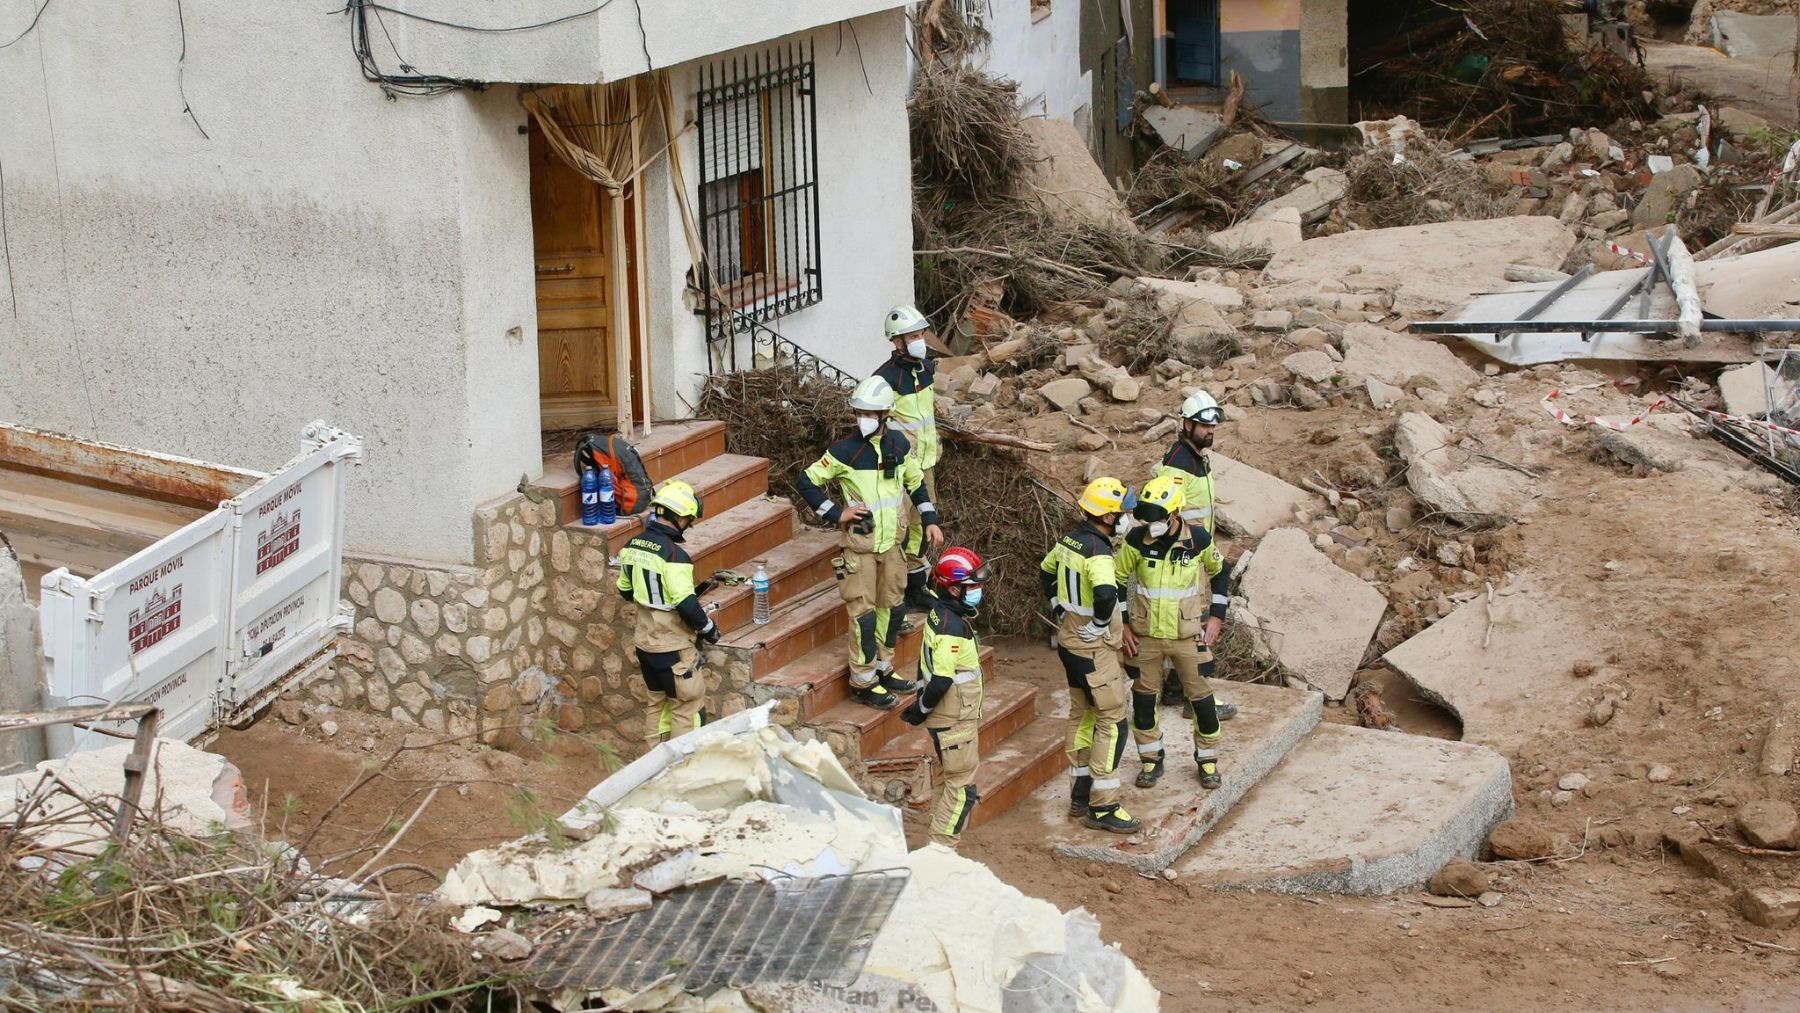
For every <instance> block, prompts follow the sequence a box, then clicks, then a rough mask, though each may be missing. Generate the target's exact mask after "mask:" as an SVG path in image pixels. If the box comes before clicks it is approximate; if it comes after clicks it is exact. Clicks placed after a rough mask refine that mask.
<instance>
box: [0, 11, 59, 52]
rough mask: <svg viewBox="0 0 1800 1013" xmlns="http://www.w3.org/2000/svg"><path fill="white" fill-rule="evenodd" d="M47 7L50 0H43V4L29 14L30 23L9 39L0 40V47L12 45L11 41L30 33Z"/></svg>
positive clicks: (13, 41)
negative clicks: (35, 11)
mask: <svg viewBox="0 0 1800 1013" xmlns="http://www.w3.org/2000/svg"><path fill="white" fill-rule="evenodd" d="M49 9H50V0H44V3H43V6H41V7H39V8H38V9H37V13H35V14H33V15H32V16H31V23H30V24H28V25H26V26H25V30H24V31H22V32H20V33H19V34H17V35H15V36H13V37H12V38H11V39H9V40H8V41H6V42H0V49H5V48H6V47H8V46H10V45H12V44H13V43H15V42H18V41H19V40H20V39H23V38H24V37H25V36H27V35H30V34H31V30H32V29H33V28H36V27H37V23H38V19H39V18H42V17H43V16H44V12H45V11H47V10H49Z"/></svg>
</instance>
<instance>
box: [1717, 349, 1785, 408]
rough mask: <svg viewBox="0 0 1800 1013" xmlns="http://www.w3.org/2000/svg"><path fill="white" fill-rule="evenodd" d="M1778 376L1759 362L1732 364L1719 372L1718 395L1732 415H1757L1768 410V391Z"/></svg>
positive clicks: (1773, 385)
mask: <svg viewBox="0 0 1800 1013" xmlns="http://www.w3.org/2000/svg"><path fill="white" fill-rule="evenodd" d="M1779 383H1780V378H1779V377H1778V376H1776V374H1775V371H1774V370H1772V369H1770V368H1769V367H1768V365H1767V364H1765V363H1761V362H1752V363H1747V364H1745V365H1742V366H1733V367H1731V368H1730V369H1727V370H1726V371H1724V372H1723V373H1720V374H1719V397H1720V398H1721V399H1722V400H1723V401H1724V402H1725V411H1726V412H1728V413H1730V414H1732V415H1757V414H1761V413H1763V412H1766V411H1768V410H1769V391H1771V390H1774V389H1775V388H1776V387H1777V386H1778V385H1779Z"/></svg>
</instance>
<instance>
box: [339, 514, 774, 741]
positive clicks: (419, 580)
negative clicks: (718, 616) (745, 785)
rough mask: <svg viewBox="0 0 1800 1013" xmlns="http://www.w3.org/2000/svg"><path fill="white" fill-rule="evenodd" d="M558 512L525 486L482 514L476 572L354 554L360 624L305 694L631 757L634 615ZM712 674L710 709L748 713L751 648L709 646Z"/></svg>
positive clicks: (593, 547) (641, 690) (350, 581)
mask: <svg viewBox="0 0 1800 1013" xmlns="http://www.w3.org/2000/svg"><path fill="white" fill-rule="evenodd" d="M557 509H558V503H557V500H556V498H555V497H554V495H553V494H551V493H550V492H549V491H547V490H540V489H534V488H530V487H527V488H526V489H525V490H524V491H522V492H519V493H515V494H512V495H508V496H506V497H503V498H501V499H499V500H496V501H494V502H491V503H488V504H486V505H484V506H482V507H481V508H480V509H479V510H477V511H476V514H475V545H476V553H477V563H476V565H475V566H471V567H445V566H442V565H440V564H430V565H420V564H416V563H412V562H408V561H404V560H392V559H376V558H347V559H346V561H345V577H344V596H345V597H346V598H347V599H348V600H349V602H350V603H351V604H352V605H353V606H354V607H355V610H356V619H355V623H354V626H353V628H352V630H351V632H350V633H349V634H347V635H346V636H345V637H344V638H343V639H342V640H341V641H340V643H339V655H340V657H339V660H338V662H337V664H336V665H335V666H333V670H332V671H331V672H330V673H329V674H328V675H325V676H322V677H321V678H319V679H318V680H315V681H314V682H313V683H311V684H309V685H308V686H307V687H306V690H305V692H306V693H307V695H308V696H310V697H311V698H312V699H313V700H315V701H317V702H320V703H324V704H329V705H331V706H334V707H347V708H352V709H357V710H368V711H374V712H377V713H382V714H386V715H388V716H389V717H391V718H393V719H395V720H397V721H403V722H408V723H411V724H417V725H421V726H423V727H426V728H430V729H433V730H435V731H443V732H447V733H450V734H454V735H473V734H478V735H479V736H480V737H481V739H482V740H483V741H485V742H488V743H490V744H492V745H496V746H500V747H502V748H510V747H512V746H515V745H517V744H518V743H519V742H520V741H521V740H524V739H535V738H537V737H538V733H537V727H538V725H539V723H540V722H546V721H547V722H550V723H552V724H553V725H554V726H555V728H557V729H558V730H560V731H561V732H565V733H575V734H580V735H583V736H586V737H589V738H595V737H598V738H602V739H606V740H608V741H610V742H611V743H612V744H613V745H614V746H615V747H618V748H619V749H620V751H621V753H622V755H624V756H626V757H631V756H635V755H636V754H637V752H638V751H639V750H640V749H641V745H640V743H641V741H642V735H641V732H642V727H643V721H644V717H643V714H644V708H645V705H646V704H647V703H648V702H649V691H648V690H647V689H646V688H645V686H644V682H643V679H642V678H641V676H640V675H639V672H638V666H637V658H636V655H635V654H634V653H633V651H632V644H631V628H632V619H633V616H632V613H631V610H630V607H629V606H627V605H626V604H625V603H624V602H623V601H622V600H620V598H619V596H618V594H617V593H616V592H614V590H613V588H612V582H613V580H615V579H616V577H615V575H614V574H613V573H612V572H611V565H610V561H609V559H608V557H607V553H606V549H605V540H604V539H603V538H602V537H600V536H599V535H598V534H596V533H593V532H588V531H583V530H580V529H578V528H565V527H563V526H562V525H560V524H559V523H558V517H557ZM705 672H706V682H707V691H708V699H707V710H708V711H709V712H710V713H712V714H715V715H723V714H731V713H735V712H737V711H739V710H742V709H743V708H744V707H745V706H746V705H747V703H748V688H749V683H750V659H749V655H748V653H746V652H743V651H734V650H730V649H725V648H718V647H714V648H709V649H708V650H707V652H706V666H705Z"/></svg>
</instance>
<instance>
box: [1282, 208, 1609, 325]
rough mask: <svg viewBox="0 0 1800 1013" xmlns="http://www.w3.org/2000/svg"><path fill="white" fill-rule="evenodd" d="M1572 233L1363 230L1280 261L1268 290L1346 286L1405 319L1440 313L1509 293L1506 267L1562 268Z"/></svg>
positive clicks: (1449, 227)
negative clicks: (1363, 286)
mask: <svg viewBox="0 0 1800 1013" xmlns="http://www.w3.org/2000/svg"><path fill="white" fill-rule="evenodd" d="M1574 247H1575V233H1574V232H1573V231H1572V230H1571V229H1570V228H1569V227H1568V226H1566V225H1564V224H1563V223H1561V222H1559V221H1557V220H1556V219H1555V218H1550V217H1544V216H1517V217H1512V218H1493V219H1488V220H1484V221H1456V222H1442V223H1438V224H1433V225H1413V226H1406V227H1402V228H1392V229H1366V230H1362V231H1358V232H1345V233H1340V234H1338V235H1335V236H1321V237H1319V238H1317V239H1309V240H1307V241H1305V242H1304V243H1301V244H1300V245H1299V246H1297V247H1294V248H1292V249H1289V250H1286V251H1284V252H1281V253H1278V254H1276V255H1275V257H1274V258H1272V259H1271V260H1270V261H1269V264H1268V266H1267V267H1266V268H1264V269H1263V275H1262V282H1263V284H1265V285H1281V284H1286V283H1290V282H1311V283H1313V284H1318V283H1320V282H1324V281H1350V280H1356V281H1360V282H1366V283H1372V284H1380V285H1383V286H1385V287H1387V288H1389V289H1391V290H1392V291H1393V293H1394V310H1395V312H1397V313H1399V314H1401V315H1402V316H1408V317H1412V316H1418V315H1420V314H1431V313H1442V312H1444V311H1446V310H1450V309H1453V308H1455V307H1456V306H1459V305H1461V304H1462V303H1463V302H1465V301H1467V300H1468V298H1469V297H1470V296H1471V295H1473V294H1474V293H1477V292H1487V291H1492V290H1495V289H1499V288H1502V287H1504V286H1505V285H1506V267H1507V265H1508V264H1529V265H1532V266H1534V267H1561V266H1562V263H1563V260H1564V259H1565V258H1567V257H1568V255H1569V251H1570V250H1572V249H1574Z"/></svg>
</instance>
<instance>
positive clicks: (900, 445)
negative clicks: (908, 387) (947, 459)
mask: <svg viewBox="0 0 1800 1013" xmlns="http://www.w3.org/2000/svg"><path fill="white" fill-rule="evenodd" d="M910 449H911V446H910V444H908V443H907V441H906V437H904V436H902V435H900V434H899V433H897V432H895V431H893V430H892V429H885V430H881V431H880V432H877V433H876V434H875V435H874V436H868V437H864V436H851V437H846V438H845V439H842V440H839V441H837V442H836V443H833V444H832V445H831V446H830V448H829V449H827V450H826V451H825V453H824V454H823V455H821V456H820V458H819V459H818V460H817V461H814V462H813V463H812V465H811V466H810V467H808V468H807V469H806V470H805V471H804V472H801V473H800V477H799V478H797V479H795V480H794V484H795V485H796V486H797V487H798V488H799V490H800V496H801V498H803V499H805V500H806V505H807V506H810V507H812V508H813V512H815V513H817V514H818V515H819V516H820V517H823V518H824V519H825V520H827V521H829V522H830V523H832V524H836V523H837V522H838V518H840V517H842V516H843V513H844V507H846V506H850V505H852V504H860V505H862V506H866V507H868V508H869V511H870V513H871V514H872V515H873V519H872V527H873V531H872V532H871V533H870V535H869V536H868V537H869V538H870V539H871V541H872V545H871V546H870V548H869V550H868V551H871V552H877V553H879V552H886V551H888V550H889V549H891V548H893V546H894V542H895V540H896V539H897V538H898V537H899V534H900V530H901V527H900V504H901V503H902V502H905V501H906V500H907V499H911V500H912V503H913V506H914V507H916V508H917V509H918V511H919V517H920V519H921V520H923V521H924V523H925V524H926V525H932V524H936V523H937V507H936V506H934V505H933V504H932V502H931V496H930V494H929V493H927V492H926V491H925V470H924V468H922V467H921V466H920V465H919V461H918V459H917V458H916V457H914V456H913V455H912V454H910V453H909V451H910ZM833 486H835V487H836V488H837V490H838V494H839V495H840V496H842V497H843V498H844V500H845V502H844V503H843V504H841V505H840V504H838V503H836V502H834V501H833V500H832V498H831V494H830V492H829V491H828V490H829V489H830V488H832V487H833Z"/></svg>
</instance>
